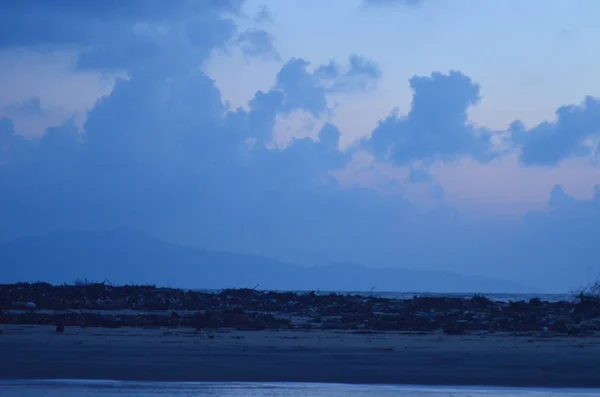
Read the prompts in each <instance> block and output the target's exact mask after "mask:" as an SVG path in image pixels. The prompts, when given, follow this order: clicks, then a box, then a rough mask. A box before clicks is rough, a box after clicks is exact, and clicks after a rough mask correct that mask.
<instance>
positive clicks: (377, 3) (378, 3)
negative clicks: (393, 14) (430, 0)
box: [365, 0, 425, 6]
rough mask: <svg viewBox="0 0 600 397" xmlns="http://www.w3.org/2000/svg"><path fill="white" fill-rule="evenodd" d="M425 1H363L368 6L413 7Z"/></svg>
mask: <svg viewBox="0 0 600 397" xmlns="http://www.w3.org/2000/svg"><path fill="white" fill-rule="evenodd" d="M424 1H425V0H365V4H366V5H368V6H392V5H409V6H415V5H417V4H421V3H423V2H424Z"/></svg>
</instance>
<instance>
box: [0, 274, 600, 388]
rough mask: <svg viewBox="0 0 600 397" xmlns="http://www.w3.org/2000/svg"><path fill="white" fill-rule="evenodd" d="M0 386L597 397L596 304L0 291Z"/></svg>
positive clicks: (18, 287) (599, 303)
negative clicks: (207, 385)
mask: <svg viewBox="0 0 600 397" xmlns="http://www.w3.org/2000/svg"><path fill="white" fill-rule="evenodd" d="M0 352H2V353H1V355H0V379H5V380H7V379H14V380H35V379H89V380H103V379H113V380H122V381H164V382H166V381H180V382H181V381H183V382H185V381H197V382H311V383H315V382H316V383H344V384H404V385H408V384H412V385H423V386H483V387H485V386H496V387H550V388H600V377H599V376H598V374H599V373H600V360H598V357H600V299H598V298H596V297H584V296H581V297H579V299H578V300H574V301H557V302H546V301H543V300H541V299H539V298H531V299H530V300H528V301H514V302H513V301H509V302H501V301H493V300H490V299H488V298H486V297H485V296H481V295H473V296H471V297H444V296H437V297H421V296H415V297H413V298H410V299H391V298H383V297H374V296H359V295H342V294H335V293H332V294H318V293H314V292H311V293H304V294H299V293H293V292H273V291H271V292H269V291H257V290H252V289H239V290H235V289H230V290H222V291H219V292H214V293H207V292H198V291H186V290H179V289H172V288H157V287H154V286H112V285H106V284H86V285H61V286H53V285H50V284H46V283H35V284H27V283H20V284H11V285H0Z"/></svg>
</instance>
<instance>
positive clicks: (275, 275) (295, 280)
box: [0, 228, 531, 293]
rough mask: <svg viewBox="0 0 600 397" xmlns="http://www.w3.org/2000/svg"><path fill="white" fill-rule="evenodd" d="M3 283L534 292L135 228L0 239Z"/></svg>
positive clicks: (488, 280) (461, 277) (513, 285)
mask: <svg viewBox="0 0 600 397" xmlns="http://www.w3.org/2000/svg"><path fill="white" fill-rule="evenodd" d="M0 264H2V266H0V267H1V268H2V272H1V273H0V283H10V282H17V281H30V282H32V281H46V282H50V283H53V284H62V283H65V282H67V283H71V282H74V281H75V280H76V279H87V280H90V281H105V280H108V281H110V282H112V283H114V284H129V283H134V284H155V285H159V286H171V287H181V288H195V289H221V288H253V287H256V286H258V287H259V289H276V290H304V291H306V290H321V291H369V290H376V291H410V292H449V293H450V292H473V293H476V292H479V293H490V292H505V293H512V292H531V291H528V290H527V288H526V287H524V286H522V285H519V284H518V283H515V282H511V281H505V280H496V279H491V278H486V277H480V276H465V275H460V274H455V273H446V272H436V271H418V270H407V269H399V268H369V267H365V266H362V265H358V264H353V263H337V264H330V265H322V266H311V267H305V266H299V265H294V264H289V263H284V262H280V261H277V260H273V259H268V258H265V257H261V256H257V255H246V254H239V253H230V252H219V251H210V250H205V249H200V248H195V247H190V246H182V245H177V244H172V243H167V242H165V241H162V240H159V239H157V238H154V237H152V236H150V235H147V234H145V233H142V232H138V231H135V230H130V229H123V228H119V229H110V230H102V231H80V230H60V231H55V232H52V233H49V234H46V235H43V236H32V237H20V238H18V239H15V240H11V241H9V242H6V243H3V244H0Z"/></svg>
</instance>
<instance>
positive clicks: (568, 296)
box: [194, 289, 577, 302]
mask: <svg viewBox="0 0 600 397" xmlns="http://www.w3.org/2000/svg"><path fill="white" fill-rule="evenodd" d="M194 291H198V292H208V293H219V292H221V290H214V289H195V290H194ZM259 291H260V290H259ZM269 291H275V290H269ZM276 292H295V293H298V294H307V293H309V292H311V291H276ZM315 292H316V291H315ZM317 293H318V294H320V295H327V294H339V295H358V296H373V297H377V298H387V299H400V300H404V299H412V298H414V297H415V296H420V297H432V298H442V297H448V298H472V297H473V296H475V295H481V296H485V297H486V298H488V299H491V300H493V301H497V302H509V301H514V302H516V301H528V300H530V299H532V298H540V299H541V300H543V301H547V302H560V301H573V300H575V299H577V295H576V294H575V293H562V294H546V293H535V292H532V293H477V292H461V293H457V292H397V291H375V290H374V291H318V292H317Z"/></svg>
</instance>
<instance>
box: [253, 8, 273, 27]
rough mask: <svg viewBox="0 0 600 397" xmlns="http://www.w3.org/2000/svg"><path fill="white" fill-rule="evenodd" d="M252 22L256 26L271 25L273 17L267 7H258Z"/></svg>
mask: <svg viewBox="0 0 600 397" xmlns="http://www.w3.org/2000/svg"><path fill="white" fill-rule="evenodd" d="M254 20H255V21H256V23H258V24H268V23H273V22H274V20H273V16H272V15H271V9H270V8H269V7H268V6H267V5H262V6H260V8H259V10H258V12H257V13H256V16H255V17H254Z"/></svg>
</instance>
